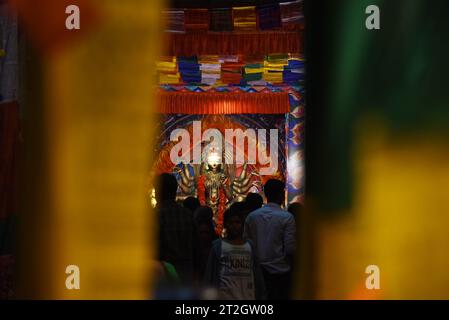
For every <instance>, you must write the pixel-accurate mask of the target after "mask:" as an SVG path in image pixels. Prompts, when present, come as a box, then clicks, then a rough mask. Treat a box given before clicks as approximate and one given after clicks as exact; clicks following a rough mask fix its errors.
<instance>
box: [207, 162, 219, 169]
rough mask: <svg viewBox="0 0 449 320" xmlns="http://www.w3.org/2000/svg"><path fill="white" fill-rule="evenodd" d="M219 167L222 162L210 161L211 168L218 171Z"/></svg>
mask: <svg viewBox="0 0 449 320" xmlns="http://www.w3.org/2000/svg"><path fill="white" fill-rule="evenodd" d="M219 167H220V163H218V162H212V163H209V168H211V169H212V170H213V171H217V170H218V168H219Z"/></svg>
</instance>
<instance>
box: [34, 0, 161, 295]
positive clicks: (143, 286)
mask: <svg viewBox="0 0 449 320" xmlns="http://www.w3.org/2000/svg"><path fill="white" fill-rule="evenodd" d="M161 2H162V1H151V2H145V1H144V2H142V1H140V0H128V1H125V2H124V1H119V0H97V1H95V8H96V9H97V10H98V11H99V13H100V14H101V17H102V19H101V22H100V23H99V25H98V26H97V27H96V28H95V29H94V30H92V31H91V32H90V33H89V34H87V35H86V36H84V37H83V38H81V39H80V41H78V42H77V43H74V44H73V45H72V44H71V45H70V46H67V47H66V48H65V50H63V51H61V52H60V53H59V54H58V55H56V56H52V57H51V58H50V57H49V59H47V60H45V61H44V73H45V79H44V88H45V107H46V108H47V109H48V112H47V114H48V119H46V120H45V121H46V123H47V124H48V126H47V128H48V132H47V137H48V145H49V150H48V156H49V157H48V166H49V167H50V168H51V170H50V175H51V176H50V181H51V185H50V190H48V192H49V193H50V194H51V195H52V196H51V200H52V205H51V207H52V208H53V210H54V211H53V212H51V215H52V216H53V223H54V227H55V228H54V229H52V230H53V231H54V234H51V235H49V237H53V238H54V240H55V241H56V242H57V243H58V248H57V251H56V252H54V254H53V258H54V260H53V261H52V263H53V264H54V266H55V267H54V269H55V270H58V272H56V273H54V275H53V278H54V279H53V280H55V281H54V283H55V286H54V288H53V290H52V292H51V294H50V296H45V298H58V299H60V298H64V299H144V298H148V297H150V296H151V277H150V276H151V274H150V268H151V265H152V262H151V261H152V260H151V259H152V257H154V254H155V246H154V244H155V240H156V238H155V237H154V234H155V232H154V228H155V225H154V221H153V219H152V217H153V214H152V213H151V212H150V211H149V206H148V204H149V201H148V197H147V194H146V190H145V187H146V175H147V174H148V171H149V167H150V161H151V155H152V152H151V150H152V149H151V147H149V145H148V144H149V142H150V141H151V137H152V135H153V133H152V132H151V130H152V127H153V126H152V125H151V121H152V119H153V115H152V110H153V107H154V105H153V104H154V99H153V98H152V97H153V92H152V91H151V87H152V86H151V84H152V83H154V79H153V77H152V74H153V72H154V67H155V66H154V61H155V60H156V57H157V56H158V52H156V50H157V49H156V48H158V47H159V46H157V45H155V43H156V44H157V43H160V38H159V31H158V30H159V24H160V11H161ZM80 66H82V67H80ZM40 250H46V248H40ZM69 264H75V265H78V266H79V267H80V273H81V278H80V279H81V283H80V285H81V290H67V289H66V288H65V279H66V274H65V272H64V271H65V266H67V265H69Z"/></svg>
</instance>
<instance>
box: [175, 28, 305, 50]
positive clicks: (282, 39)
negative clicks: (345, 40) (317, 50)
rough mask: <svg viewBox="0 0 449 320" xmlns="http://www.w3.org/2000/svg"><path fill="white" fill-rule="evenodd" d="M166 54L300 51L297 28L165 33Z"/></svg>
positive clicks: (299, 37) (300, 44) (299, 38)
mask: <svg viewBox="0 0 449 320" xmlns="http://www.w3.org/2000/svg"><path fill="white" fill-rule="evenodd" d="M167 38H168V39H167V40H168V48H167V54H168V55H171V56H190V55H204V54H245V55H254V54H262V55H265V54H268V53H278V52H284V53H302V49H303V48H302V39H301V36H300V33H299V32H297V31H255V32H209V33H185V34H178V33H167Z"/></svg>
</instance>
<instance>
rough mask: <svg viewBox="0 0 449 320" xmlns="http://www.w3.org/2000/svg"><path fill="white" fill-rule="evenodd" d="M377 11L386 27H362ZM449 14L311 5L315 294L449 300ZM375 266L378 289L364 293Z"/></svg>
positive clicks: (395, 4)
mask: <svg viewBox="0 0 449 320" xmlns="http://www.w3.org/2000/svg"><path fill="white" fill-rule="evenodd" d="M372 4H374V5H378V6H379V8H380V21H381V30H377V31H369V30H367V29H366V28H365V19H366V17H367V15H366V14H365V9H366V7H367V6H368V5H372ZM448 10H449V3H448V2H447V1H444V0H434V1H425V0H398V1H371V0H370V1H353V0H342V1H338V2H335V1H325V0H318V1H306V2H305V11H306V18H307V24H306V26H307V27H306V47H307V50H308V51H307V63H308V64H307V95H306V100H307V102H308V110H307V115H306V117H307V120H306V123H307V126H306V130H307V131H306V137H307V138H306V144H307V148H306V154H307V163H306V168H307V170H306V175H307V179H306V180H307V188H306V191H307V195H306V199H307V203H308V206H309V209H310V210H311V211H312V212H313V213H314V214H315V216H316V217H317V221H316V230H315V245H314V250H313V252H314V255H315V257H314V260H313V263H312V264H311V265H309V268H310V270H311V271H310V274H312V273H313V279H314V282H313V283H314V285H313V286H312V287H313V291H314V294H313V296H314V297H317V298H337V299H345V298H355V299H364V298H372V299H377V298H383V299H430V298H437V299H442V298H446V299H447V298H449V274H448V273H447V270H448V269H449V256H448V255H447V247H448V246H449V233H448V232H447V230H448V228H449V211H448V208H449V197H448V196H447V190H449V184H448V183H449V182H448V181H449V151H448V148H447V145H448V134H449V130H448V128H449V108H448V107H449V91H448V90H447V83H448V81H447V74H448V71H449V68H448V67H449V62H448V60H447V57H448V56H449V42H448V41H446V40H443V39H445V38H447V32H448V31H449V20H448V19H447V16H446V15H447V12H448ZM316 146H320V148H317V147H316ZM371 264H374V265H378V266H379V268H380V276H381V277H380V285H381V290H379V291H370V290H367V289H366V288H365V279H366V277H367V275H366V274H365V268H366V267H367V266H368V265H371Z"/></svg>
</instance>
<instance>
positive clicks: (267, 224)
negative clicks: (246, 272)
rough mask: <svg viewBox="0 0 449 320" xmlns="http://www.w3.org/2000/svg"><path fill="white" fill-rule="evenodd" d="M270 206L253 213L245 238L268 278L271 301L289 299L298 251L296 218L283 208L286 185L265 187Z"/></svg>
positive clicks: (276, 183) (274, 182) (273, 183)
mask: <svg viewBox="0 0 449 320" xmlns="http://www.w3.org/2000/svg"><path fill="white" fill-rule="evenodd" d="M264 193H265V197H266V198H267V204H266V205H264V206H263V207H262V208H260V209H257V210H255V211H253V212H251V213H250V214H249V215H248V217H247V218H246V221H245V231H244V238H246V239H250V240H251V241H252V242H253V244H254V248H255V253H256V257H257V258H258V261H259V262H260V265H261V267H262V271H263V274H264V278H265V285H266V288H267V291H268V292H267V293H268V299H288V298H289V292H288V290H286V288H289V287H290V281H291V261H292V259H293V256H294V253H295V247H296V226H295V219H294V218H293V216H292V215H291V214H290V213H289V212H287V211H286V210H283V209H282V208H281V204H282V203H283V202H284V199H285V184H284V183H283V182H282V181H280V180H275V179H270V180H268V181H267V183H266V184H265V186H264Z"/></svg>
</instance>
